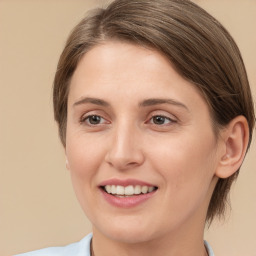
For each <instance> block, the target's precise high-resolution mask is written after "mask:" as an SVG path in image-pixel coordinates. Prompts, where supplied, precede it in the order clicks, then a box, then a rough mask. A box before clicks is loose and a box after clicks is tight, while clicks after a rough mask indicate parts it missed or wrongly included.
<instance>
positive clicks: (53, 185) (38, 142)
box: [0, 0, 256, 256]
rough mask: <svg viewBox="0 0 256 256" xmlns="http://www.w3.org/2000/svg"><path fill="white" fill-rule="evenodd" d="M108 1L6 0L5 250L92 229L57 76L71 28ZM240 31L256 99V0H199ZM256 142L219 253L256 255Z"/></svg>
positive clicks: (1, 47) (1, 85)
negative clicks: (57, 106)
mask: <svg viewBox="0 0 256 256" xmlns="http://www.w3.org/2000/svg"><path fill="white" fill-rule="evenodd" d="M105 2H106V1H92V0H91V1H88V0H87V1H85V0H30V1H29V0H16V1H15V0H0V89H1V90H0V255H1V256H8V255H13V254H15V253H20V252H25V251H30V250H34V249H39V248H42V247H48V246H56V245H65V244H67V243H71V242H74V241H77V240H80V239H81V238H82V237H83V236H85V235H86V234H87V233H88V232H90V229H91V227H90V223H89V221H88V220H87V218H86V217H85V216H84V214H83V212H82V210H81V209H80V206H79V205H78V203H77V201H76V198H75V195H74V193H73V190H72V186H71V182H70V179H69V173H68V171H66V168H65V159H64V152H63V148H62V146H61V144H60V142H59V139H58V134H57V127H56V124H55V123H54V120H53V113H52V102H51V93H52V81H53V76H54V73H55V68H56V64H57V61H58V57H59V55H60V53H61V51H62V48H63V46H64V43H65V40H66V38H67V35H68V34H69V32H70V30H71V29H72V28H73V26H74V25H75V24H76V23H77V22H78V21H79V20H80V19H81V18H82V17H83V16H84V14H85V13H86V11H87V10H88V9H89V8H93V7H96V6H102V5H104V4H105ZM195 2H197V3H198V4H199V5H201V6H202V7H204V8H205V9H206V10H207V11H209V12H210V13H211V14H212V15H213V16H215V17H216V18H217V19H219V20H220V21H221V22H222V23H223V25H224V26H225V27H226V28H227V29H228V30H229V31H230V33H231V34H232V36H233V37H234V38H235V40H236V42H237V44H238V46H239V48H240V50H241V52H242V55H243V58H244V61H245V65H246V67H247V71H248V76H249V80H250V83H251V86H252V89H253V94H254V99H255V98H256V97H255V95H256V61H255V59H256V30H255V28H256V1H255V0H201V1H200V0H197V1H196V0H195ZM255 158H256V145H255V135H254V141H253V144H252V148H251V150H250V152H249V154H248V155H247V157H246V160H245V163H244V165H243V167H242V169H241V173H240V175H239V178H238V181H237V182H236V184H234V186H233V189H232V191H231V206H232V211H230V212H228V214H227V218H226V220H225V221H224V222H223V221H222V222H217V221H216V222H214V223H213V225H212V226H211V228H210V229H209V230H206V233H205V237H206V239H207V240H208V241H209V242H210V244H211V245H212V247H213V248H214V251H215V254H216V255H217V256H256V249H255V242H256V200H255V198H256V186H255V181H256V171H255V169H256V159H255Z"/></svg>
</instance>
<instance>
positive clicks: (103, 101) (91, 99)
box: [73, 97, 110, 107]
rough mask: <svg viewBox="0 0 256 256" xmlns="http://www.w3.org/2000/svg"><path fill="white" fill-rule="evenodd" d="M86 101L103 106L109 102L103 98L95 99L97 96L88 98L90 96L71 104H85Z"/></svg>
mask: <svg viewBox="0 0 256 256" xmlns="http://www.w3.org/2000/svg"><path fill="white" fill-rule="evenodd" d="M86 103H91V104H95V105H99V106H103V107H109V106H110V104H109V103H108V102H106V101H105V100H101V99H97V98H90V97H84V98H82V99H80V100H78V101H77V102H75V103H74V104H73V106H77V105H81V104H86Z"/></svg>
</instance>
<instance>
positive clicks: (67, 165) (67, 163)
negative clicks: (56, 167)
mask: <svg viewBox="0 0 256 256" xmlns="http://www.w3.org/2000/svg"><path fill="white" fill-rule="evenodd" d="M66 168H67V169H68V170H69V162H68V159H67V156H66Z"/></svg>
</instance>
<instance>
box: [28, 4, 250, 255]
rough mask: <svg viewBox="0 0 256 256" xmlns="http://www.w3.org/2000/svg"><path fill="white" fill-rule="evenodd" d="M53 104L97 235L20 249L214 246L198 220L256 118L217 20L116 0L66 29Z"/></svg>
mask: <svg viewBox="0 0 256 256" xmlns="http://www.w3.org/2000/svg"><path fill="white" fill-rule="evenodd" d="M53 101H54V113H55V119H56V121H57V123H58V125H59V134H60V138H61V141H62V143H63V146H64V148H65V152H66V159H67V162H66V165H67V168H68V169H69V170H70V174H71V179H72V183H73V186H74V189H75V192H76V195H77V198H78V200H79V202H80V204H81V206H82V208H83V210H84V212H85V214H86V215H87V216H88V218H89V219H90V221H91V222H92V226H93V232H92V234H93V235H92V234H90V235H88V236H86V237H85V238H84V239H83V240H81V241H80V242H79V243H75V244H71V245H68V246H66V247H62V248H61V247H59V248H48V249H43V250H39V251H36V252H31V253H27V254H23V255H28V256H29V255H94V256H105V255H135V256H136V255H161V256H164V255H179V256H181V255H190V256H194V255H195V256H200V255H202V256H203V255H211V256H212V255H214V254H213V251H212V249H211V248H210V245H209V244H208V243H207V242H204V241H203V231H204V226H205V223H206V222H208V223H209V224H210V223H211V221H212V220H213V219H214V218H215V217H217V216H221V215H223V214H224V210H225V201H226V198H227V195H228V192H229V190H230V187H231V185H232V182H233V181H234V180H235V178H236V177H237V175H238V172H239V168H240V166H241V164H242V162H243V159H244V157H245V154H246V152H247V150H248V147H249V145H250V142H251V139H252V131H253V128H254V121H255V114H254V111H253V103H252V97H251V92H250V87H249V83H248V80H247V76H246V71H245V68H244V65H243V61H242V58H241V56H240V53H239V50H238V48H237V46H236V44H235V42H234V41H233V39H232V38H231V36H230V35H229V34H228V32H227V31H226V30H225V29H224V28H223V27H222V26H221V25H220V24H219V22H217V21H216V20H215V19H214V18H213V17H211V16H210V15H209V14H208V13H206V12H205V11H204V10H202V9H201V8H199V7H198V6H196V5H195V4H193V3H191V2H190V1H185V0H184V1H180V0H159V1H150V0H143V1H136V0H129V1H126V0H116V1H114V2H113V3H112V4H110V6H109V7H107V8H106V9H98V10H95V11H94V12H92V13H91V14H90V15H89V16H88V17H86V18H84V19H83V20H82V21H81V22H80V23H79V24H78V25H77V26H76V27H75V28H74V30H73V31H72V33H71V35H70V37H69V39H68V41H67V44H66V46H65V48H64V50H63V53H62V55H61V57H60V60H59V65H58V68H57V72H56V76H55V81H54V95H53ZM92 237H93V238H92Z"/></svg>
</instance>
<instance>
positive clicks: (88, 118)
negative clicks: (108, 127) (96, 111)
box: [80, 115, 109, 126]
mask: <svg viewBox="0 0 256 256" xmlns="http://www.w3.org/2000/svg"><path fill="white" fill-rule="evenodd" d="M91 118H98V119H99V118H100V123H96V124H95V123H94V124H93V123H90V121H89V120H90V119H91ZM102 120H106V119H104V118H103V117H102V116H100V115H88V116H85V117H84V116H83V117H82V118H81V120H80V123H81V124H87V125H89V126H96V125H101V124H102V123H101V121H102ZM107 123H109V122H107Z"/></svg>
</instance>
